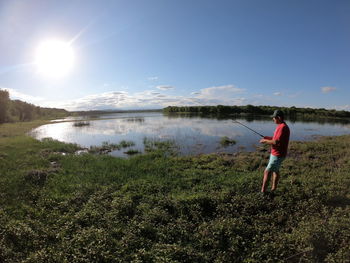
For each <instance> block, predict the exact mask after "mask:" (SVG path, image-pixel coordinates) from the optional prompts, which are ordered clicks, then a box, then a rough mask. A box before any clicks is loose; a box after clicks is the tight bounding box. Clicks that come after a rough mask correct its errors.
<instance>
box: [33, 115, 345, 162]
mask: <svg viewBox="0 0 350 263" xmlns="http://www.w3.org/2000/svg"><path fill="white" fill-rule="evenodd" d="M81 119H82V117H78V118H75V119H74V118H73V119H72V118H70V122H60V123H52V124H47V125H43V126H40V127H38V128H36V129H34V130H33V131H32V132H31V134H32V136H34V137H35V138H37V139H42V138H46V137H51V138H53V139H56V140H59V141H63V142H69V143H77V144H79V145H81V146H83V147H87V148H88V147H90V146H99V145H101V144H102V143H103V142H109V143H119V142H120V141H122V140H127V141H133V142H134V143H135V146H132V147H131V149H137V150H139V151H140V152H143V151H144V145H143V140H144V138H149V139H154V140H172V141H174V142H175V143H176V145H177V146H178V147H179V153H180V154H183V155H196V154H201V153H213V152H227V153H234V152H237V151H242V150H246V151H252V150H254V149H255V148H256V146H257V145H258V144H259V140H260V137H259V136H258V135H256V134H255V133H253V132H251V131H250V130H248V129H246V128H245V127H243V126H241V125H239V124H236V123H234V122H233V121H232V119H225V118H224V119H218V118H209V117H200V116H185V115H163V113H161V112H144V113H143V112H136V113H114V114H105V115H100V116H99V119H96V120H91V121H89V122H90V125H89V126H82V127H75V126H74V121H77V120H81ZM237 120H238V121H239V122H241V123H243V124H245V125H247V126H249V127H250V128H252V129H254V130H256V131H257V132H259V133H261V134H263V135H266V136H272V134H273V131H274V129H275V126H276V125H275V124H274V123H273V121H272V119H270V118H259V119H256V118H255V119H254V118H252V117H247V118H238V119H237ZM286 122H287V124H288V125H289V127H290V130H291V140H303V141H305V140H312V139H314V138H315V137H316V136H322V135H331V136H333V135H342V134H350V124H349V122H348V121H342V122H334V120H333V121H332V122H330V121H324V120H322V121H318V122H316V121H315V122H306V121H288V120H287V121H286ZM224 136H227V137H229V138H230V139H233V140H235V141H236V142H237V143H236V144H235V145H231V146H228V147H223V146H221V145H220V139H221V138H222V137H224ZM126 150H127V149H122V150H119V151H113V152H112V153H111V154H112V155H113V156H126V155H125V153H124V152H125V151H126Z"/></svg>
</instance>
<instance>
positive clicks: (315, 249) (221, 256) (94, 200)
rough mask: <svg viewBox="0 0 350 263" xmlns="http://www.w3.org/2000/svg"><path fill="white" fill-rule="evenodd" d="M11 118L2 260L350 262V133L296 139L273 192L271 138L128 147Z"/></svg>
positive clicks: (5, 146)
mask: <svg viewBox="0 0 350 263" xmlns="http://www.w3.org/2000/svg"><path fill="white" fill-rule="evenodd" d="M42 123H43V122H35V123H22V124H18V123H17V124H16V123H15V124H6V125H0V262H33V263H34V262H36V263H37V262H350V261H349V259H350V250H349V244H350V227H349V226H350V176H349V174H350V172H349V171H350V158H349V156H350V136H339V137H322V138H319V139H318V140H317V141H313V142H307V143H306V142H292V143H291V146H290V155H289V158H287V159H286V161H285V162H284V164H283V168H282V170H281V174H282V176H281V182H280V185H279V188H278V190H277V193H276V196H275V197H274V198H272V197H268V196H261V195H260V193H259V190H260V185H261V180H262V173H263V170H264V167H265V165H266V163H267V157H268V151H267V149H268V148H259V149H257V151H255V152H252V153H239V154H234V155H217V154H211V155H201V156H196V157H179V156H176V155H174V154H172V152H169V151H168V150H167V149H168V148H167V147H163V148H162V147H159V148H161V149H158V150H157V149H153V150H152V151H151V152H150V153H148V154H144V155H139V156H134V157H131V158H129V159H120V158H114V157H111V156H108V155H98V154H95V155H93V154H83V155H74V154H73V153H74V152H75V151H76V150H77V149H78V148H79V147H78V146H77V145H73V144H64V143H61V142H58V141H54V140H50V139H46V140H43V141H41V142H40V141H37V140H35V139H33V138H30V137H28V136H26V135H25V132H27V131H28V130H29V129H31V128H33V127H35V126H37V125H39V124H42Z"/></svg>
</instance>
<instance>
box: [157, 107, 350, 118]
mask: <svg viewBox="0 0 350 263" xmlns="http://www.w3.org/2000/svg"><path fill="white" fill-rule="evenodd" d="M276 109H279V110H282V111H283V112H284V113H285V115H286V116H287V117H289V118H294V117H298V116H302V117H315V116H317V117H337V118H350V112H349V111H344V110H342V111H338V110H327V109H324V108H318V109H313V108H297V107H294V106H293V107H276V106H254V105H245V106H225V105H217V106H183V107H177V106H169V107H166V108H164V109H163V111H164V112H165V113H200V114H207V115H228V114H233V115H234V114H251V115H271V114H272V113H273V112H274V110H276Z"/></svg>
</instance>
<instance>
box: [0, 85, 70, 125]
mask: <svg viewBox="0 0 350 263" xmlns="http://www.w3.org/2000/svg"><path fill="white" fill-rule="evenodd" d="M68 115H69V113H68V111H66V110H64V109H55V108H41V107H38V106H35V105H33V104H30V103H27V102H24V101H20V100H11V99H10V94H9V92H8V91H7V90H1V89H0V123H5V122H16V121H31V120H35V119H49V118H60V117H64V116H68Z"/></svg>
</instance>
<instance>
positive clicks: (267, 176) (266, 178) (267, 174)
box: [261, 169, 270, 193]
mask: <svg viewBox="0 0 350 263" xmlns="http://www.w3.org/2000/svg"><path fill="white" fill-rule="evenodd" d="M269 179H270V171H269V170H267V169H265V171H264V177H263V182H262V186H261V192H262V193H265V191H266V187H267V185H268V183H269Z"/></svg>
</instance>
